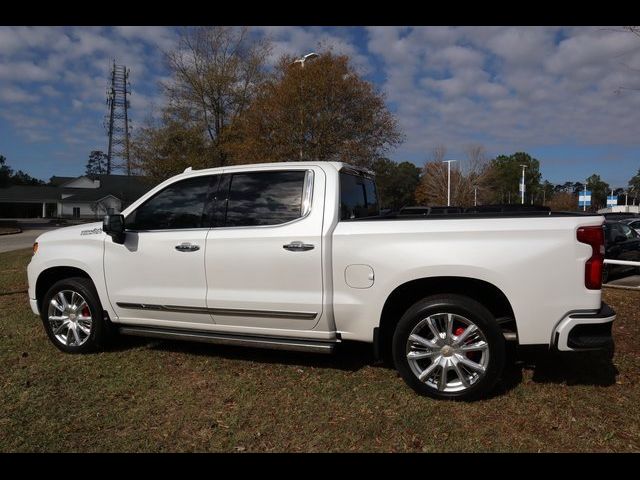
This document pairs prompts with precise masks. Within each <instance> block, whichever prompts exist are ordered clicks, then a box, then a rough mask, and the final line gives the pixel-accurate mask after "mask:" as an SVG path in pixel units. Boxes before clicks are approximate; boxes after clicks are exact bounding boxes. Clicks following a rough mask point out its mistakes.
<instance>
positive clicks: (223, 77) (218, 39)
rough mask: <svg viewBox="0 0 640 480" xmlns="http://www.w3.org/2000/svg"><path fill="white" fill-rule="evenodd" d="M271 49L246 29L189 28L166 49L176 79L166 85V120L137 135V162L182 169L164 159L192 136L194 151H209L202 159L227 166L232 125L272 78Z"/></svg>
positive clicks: (167, 170) (162, 170) (154, 169)
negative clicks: (267, 65) (268, 63)
mask: <svg viewBox="0 0 640 480" xmlns="http://www.w3.org/2000/svg"><path fill="white" fill-rule="evenodd" d="M269 51H270V46H269V43H268V42H267V41H265V40H260V39H256V38H254V37H252V36H250V35H249V30H248V29H247V28H245V27H242V28H240V27H227V26H213V27H211V26H209V27H185V28H183V29H182V30H181V31H180V35H179V40H178V45H177V46H176V48H175V49H174V50H171V51H169V52H165V57H166V60H167V64H168V66H169V69H170V71H171V73H172V78H171V80H170V81H168V82H165V83H164V84H163V85H162V86H163V89H164V93H165V96H166V98H167V105H166V106H165V107H164V109H163V111H162V116H161V120H160V121H159V122H156V123H155V124H154V123H153V122H151V121H149V122H147V125H145V126H144V127H143V128H141V129H139V133H138V134H137V135H136V136H135V138H134V139H133V145H132V150H133V151H134V153H136V152H137V153H138V154H139V155H138V157H137V158H135V159H134V160H135V162H136V164H137V165H138V166H139V167H140V168H141V169H142V170H143V171H145V172H147V171H151V173H152V174H154V175H158V174H162V175H167V174H171V173H176V172H175V170H174V169H173V166H172V165H168V164H167V165H164V164H163V162H164V160H158V159H167V161H169V162H171V161H172V158H173V156H172V155H168V152H170V151H172V150H175V147H176V146H177V145H178V144H180V143H184V142H187V143H189V145H191V144H192V143H193V142H191V140H193V141H194V142H195V144H194V145H195V146H194V147H193V148H191V147H190V148H191V150H194V152H195V151H197V152H198V154H199V155H203V157H201V158H200V161H199V162H198V163H204V164H205V165H206V166H222V165H225V164H227V163H228V162H229V159H228V150H227V149H226V148H225V146H226V144H227V142H228V141H229V139H230V138H233V132H232V131H231V125H232V124H233V122H234V120H235V119H236V118H237V117H238V116H239V115H240V114H241V113H242V112H244V111H245V110H246V109H247V107H248V105H249V104H250V102H251V101H252V99H253V98H254V95H255V92H256V89H257V88H258V86H259V85H260V84H261V83H262V82H263V81H264V79H265V78H266V76H267V71H266V68H265V61H266V57H267V56H268V54H269ZM170 139H173V140H177V141H178V143H177V144H176V143H175V142H173V141H170ZM149 162H151V165H149ZM158 162H160V164H158ZM177 163H181V162H177Z"/></svg>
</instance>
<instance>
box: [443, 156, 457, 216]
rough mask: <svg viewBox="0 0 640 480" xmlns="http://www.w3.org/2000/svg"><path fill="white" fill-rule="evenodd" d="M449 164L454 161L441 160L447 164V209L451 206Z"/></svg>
mask: <svg viewBox="0 0 640 480" xmlns="http://www.w3.org/2000/svg"><path fill="white" fill-rule="evenodd" d="M451 162H455V160H443V161H442V163H446V164H447V207H450V206H451Z"/></svg>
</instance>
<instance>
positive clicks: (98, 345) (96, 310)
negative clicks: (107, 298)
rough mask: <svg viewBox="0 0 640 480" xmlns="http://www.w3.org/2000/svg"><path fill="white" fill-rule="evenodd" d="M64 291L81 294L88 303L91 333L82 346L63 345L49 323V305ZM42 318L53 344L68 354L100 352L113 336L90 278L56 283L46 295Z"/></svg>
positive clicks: (71, 279) (67, 279) (42, 306)
mask: <svg viewBox="0 0 640 480" xmlns="http://www.w3.org/2000/svg"><path fill="white" fill-rule="evenodd" d="M63 290H70V291H72V292H77V293H79V294H80V295H81V296H82V297H83V298H84V300H85V301H86V302H87V305H88V307H89V310H90V312H91V318H92V321H91V327H90V332H89V335H88V338H87V339H86V340H84V342H83V343H82V344H81V345H73V344H71V345H67V344H65V343H63V342H62V341H61V340H59V339H58V338H57V337H56V335H55V334H54V332H53V328H52V325H51V323H50V322H49V305H50V303H51V299H52V298H53V297H54V296H55V295H58V293H59V292H61V291H63ZM40 317H41V319H42V323H43V324H44V329H45V331H46V332H47V335H48V336H49V339H50V340H51V342H52V343H53V344H54V345H55V346H56V347H58V348H59V349H60V350H62V351H63V352H66V353H89V352H94V351H97V350H100V349H102V348H104V347H105V346H106V345H107V343H108V341H109V340H110V339H111V336H112V332H111V328H110V325H109V324H108V323H107V320H106V319H105V318H104V313H103V310H102V304H101V303H100V298H99V297H98V294H97V292H96V290H95V287H94V286H93V283H92V282H91V280H89V279H88V278H84V277H72V278H65V279H63V280H59V281H58V282H56V283H54V284H53V285H52V286H51V288H49V290H47V293H46V294H45V295H44V298H43V300H42V305H41V309H40Z"/></svg>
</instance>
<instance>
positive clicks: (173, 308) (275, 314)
mask: <svg viewBox="0 0 640 480" xmlns="http://www.w3.org/2000/svg"><path fill="white" fill-rule="evenodd" d="M116 305H118V306H119V307H120V308H126V309H130V310H147V311H159V312H177V313H202V314H210V315H225V316H234V317H269V318H290V319H297V320H314V319H315V318H316V317H317V316H318V314H317V313H316V312H299V311H280V310H244V309H240V308H208V307H190V306H186V305H185V306H181V305H157V304H149V303H128V302H116Z"/></svg>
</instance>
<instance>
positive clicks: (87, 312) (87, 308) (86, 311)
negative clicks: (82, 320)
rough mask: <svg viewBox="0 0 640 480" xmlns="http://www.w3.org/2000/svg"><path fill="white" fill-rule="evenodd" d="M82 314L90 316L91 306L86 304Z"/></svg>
mask: <svg viewBox="0 0 640 480" xmlns="http://www.w3.org/2000/svg"><path fill="white" fill-rule="evenodd" d="M82 316H83V317H90V316H91V312H90V311H89V307H87V306H85V307H84V308H83V309H82Z"/></svg>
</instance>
